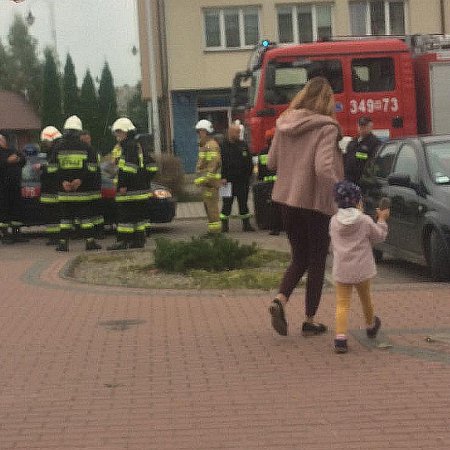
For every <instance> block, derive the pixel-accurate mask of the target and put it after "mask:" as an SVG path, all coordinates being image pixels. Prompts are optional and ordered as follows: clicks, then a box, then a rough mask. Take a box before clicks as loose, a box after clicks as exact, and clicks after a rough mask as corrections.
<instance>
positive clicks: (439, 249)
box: [428, 230, 450, 281]
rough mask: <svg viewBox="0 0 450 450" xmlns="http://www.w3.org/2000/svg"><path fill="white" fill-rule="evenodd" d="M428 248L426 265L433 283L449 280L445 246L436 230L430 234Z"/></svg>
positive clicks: (447, 257)
mask: <svg viewBox="0 0 450 450" xmlns="http://www.w3.org/2000/svg"><path fill="white" fill-rule="evenodd" d="M429 248H430V250H429V251H430V254H429V257H428V261H429V263H428V264H429V269H430V275H431V278H432V279H433V281H445V280H448V279H450V268H449V266H450V263H449V256H448V254H447V251H446V246H445V244H444V242H443V241H442V238H441V237H440V236H439V234H438V232H437V231H436V230H433V231H432V232H431V235H430V247H429Z"/></svg>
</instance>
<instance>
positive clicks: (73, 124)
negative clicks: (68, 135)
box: [64, 116, 83, 131]
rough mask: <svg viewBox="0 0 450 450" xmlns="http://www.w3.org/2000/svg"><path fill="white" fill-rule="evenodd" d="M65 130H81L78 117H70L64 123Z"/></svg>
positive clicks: (81, 126)
mask: <svg viewBox="0 0 450 450" xmlns="http://www.w3.org/2000/svg"><path fill="white" fill-rule="evenodd" d="M64 129H65V130H77V131H82V130H83V124H82V123H81V120H80V118H79V117H78V116H70V117H69V118H68V119H67V120H66V121H65V123H64Z"/></svg>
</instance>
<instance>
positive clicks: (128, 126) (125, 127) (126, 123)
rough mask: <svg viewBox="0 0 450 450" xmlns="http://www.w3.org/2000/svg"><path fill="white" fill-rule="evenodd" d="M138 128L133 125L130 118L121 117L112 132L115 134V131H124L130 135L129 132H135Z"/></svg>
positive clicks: (113, 125) (114, 124)
mask: <svg viewBox="0 0 450 450" xmlns="http://www.w3.org/2000/svg"><path fill="white" fill-rule="evenodd" d="M135 129H136V127H135V126H134V125H133V122H132V121H131V120H130V119H128V117H120V118H119V119H117V120H116V121H115V122H114V123H113V124H112V127H111V130H112V131H113V132H115V131H119V130H120V131H124V132H125V133H128V132H129V131H132V130H135Z"/></svg>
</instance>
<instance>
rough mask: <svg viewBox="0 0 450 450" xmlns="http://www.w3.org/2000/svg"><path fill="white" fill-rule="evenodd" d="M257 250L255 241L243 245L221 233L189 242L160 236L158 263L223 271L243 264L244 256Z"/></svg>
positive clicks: (174, 267) (172, 269) (182, 270)
mask: <svg viewBox="0 0 450 450" xmlns="http://www.w3.org/2000/svg"><path fill="white" fill-rule="evenodd" d="M256 251H257V246H256V244H255V243H253V244H252V245H241V244H239V242H238V241H235V240H232V239H229V238H227V237H225V236H223V235H221V234H219V235H214V236H202V237H192V238H191V240H190V241H187V242H186V241H172V240H170V239H167V238H160V239H156V250H155V264H156V267H158V268H159V269H161V270H164V271H166V272H178V273H186V272H188V271H189V270H192V269H196V270H206V271H208V272H219V271H223V270H232V269H237V268H240V267H242V266H243V264H244V260H245V259H246V258H248V257H249V256H251V255H253V254H255V253H256Z"/></svg>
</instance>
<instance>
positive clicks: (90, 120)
mask: <svg viewBox="0 0 450 450" xmlns="http://www.w3.org/2000/svg"><path fill="white" fill-rule="evenodd" d="M79 110H80V119H81V121H82V122H83V127H84V128H85V129H86V130H88V131H89V132H90V133H91V137H92V144H93V145H94V146H96V147H98V145H99V138H100V134H101V133H100V129H99V128H100V127H99V117H98V100H97V94H96V92H95V86H94V80H93V79H92V76H91V72H90V71H89V70H87V71H86V75H85V76H84V79H83V84H82V85H81V91H80V108H79Z"/></svg>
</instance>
